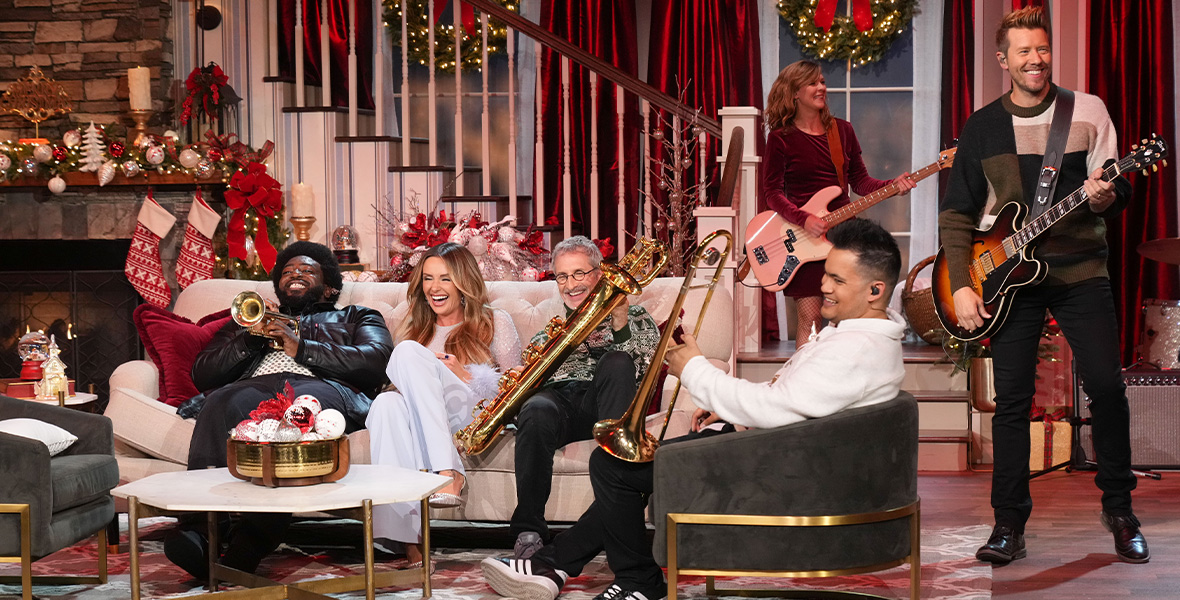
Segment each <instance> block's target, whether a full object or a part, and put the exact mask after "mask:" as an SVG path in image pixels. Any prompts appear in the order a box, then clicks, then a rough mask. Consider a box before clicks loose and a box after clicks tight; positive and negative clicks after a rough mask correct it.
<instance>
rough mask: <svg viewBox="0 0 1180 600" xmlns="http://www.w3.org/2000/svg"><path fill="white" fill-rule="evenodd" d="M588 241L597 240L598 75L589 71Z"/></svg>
mask: <svg viewBox="0 0 1180 600" xmlns="http://www.w3.org/2000/svg"><path fill="white" fill-rule="evenodd" d="M590 239H592V240H593V239H598V74H597V73H595V72H594V71H590Z"/></svg>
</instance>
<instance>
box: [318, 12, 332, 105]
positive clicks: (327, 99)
mask: <svg viewBox="0 0 1180 600" xmlns="http://www.w3.org/2000/svg"><path fill="white" fill-rule="evenodd" d="M330 27H331V25H330V24H329V23H328V0H320V83H321V85H323V87H322V88H320V104H322V105H323V106H332V49H331V45H330V44H331V43H330V41H329V36H328V28H330Z"/></svg>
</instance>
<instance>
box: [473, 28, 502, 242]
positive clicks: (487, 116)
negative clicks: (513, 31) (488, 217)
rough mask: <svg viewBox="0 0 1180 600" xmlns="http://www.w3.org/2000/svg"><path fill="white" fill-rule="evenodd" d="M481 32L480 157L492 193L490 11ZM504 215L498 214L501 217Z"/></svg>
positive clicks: (485, 185) (487, 190)
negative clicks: (489, 59)
mask: <svg viewBox="0 0 1180 600" xmlns="http://www.w3.org/2000/svg"><path fill="white" fill-rule="evenodd" d="M480 17H481V18H480V33H481V35H482V36H483V51H482V52H481V53H480V57H479V59H480V60H479V72H480V75H482V76H483V98H482V100H483V117H482V118H481V119H480V125H481V126H482V128H483V136H482V137H483V143H481V144H480V154H481V155H482V156H481V157H480V159H481V161H480V162H481V163H482V164H483V192H482V193H483V194H484V195H487V194H490V193H492V168H491V167H492V122H491V101H490V96H489V95H488V13H481V14H480ZM503 216H504V215H501V214H497V215H496V218H497V219H499V218H501V217H503Z"/></svg>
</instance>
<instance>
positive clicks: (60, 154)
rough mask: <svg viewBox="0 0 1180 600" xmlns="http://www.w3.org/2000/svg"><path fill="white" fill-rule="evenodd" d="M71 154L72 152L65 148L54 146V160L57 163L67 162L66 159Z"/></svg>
mask: <svg viewBox="0 0 1180 600" xmlns="http://www.w3.org/2000/svg"><path fill="white" fill-rule="evenodd" d="M69 154H70V151H69V150H67V149H66V147H65V146H54V147H53V160H56V161H57V162H61V161H63V160H65V159H66V157H67V156H69Z"/></svg>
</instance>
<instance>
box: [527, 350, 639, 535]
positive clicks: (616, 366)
mask: <svg viewBox="0 0 1180 600" xmlns="http://www.w3.org/2000/svg"><path fill="white" fill-rule="evenodd" d="M636 387H637V386H636V383H635V363H634V361H632V360H631V356H630V355H629V354H627V353H626V352H618V351H616V352H607V353H606V354H604V355H603V356H602V358H601V359H600V360H599V361H598V369H597V370H596V371H595V373H594V379H593V380H592V381H570V382H563V383H557V384H554V385H550V386H547V387H545V388H542V389H541V390H540V391H539V392H537V393H536V394H533V396H532V397H530V398H529V399H528V400H526V401H525V403H524V406H522V407H521V409H520V414H519V415H517V417H516V510H515V511H513V513H512V523H511V531H512V535H518V534H520V533H521V532H523V531H535V532H537V533H538V534H540V535H541V539H543V540H548V539H549V526H548V524H547V523H546V522H545V504H546V503H547V502H548V501H549V492H550V490H551V489H552V487H553V453H554V452H556V451H557V449H558V448H560V447H562V446H564V445H566V444H569V443H571V442H577V441H581V440H588V439H591V437H593V435H592V430H593V427H594V423H596V422H598V421H600V420H602V419H617V418H619V417H620V416H622V415H623V413H624V412H626V410H627V407H628V406H629V405H630V404H631V401H632V400H634V398H635V390H636Z"/></svg>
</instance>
